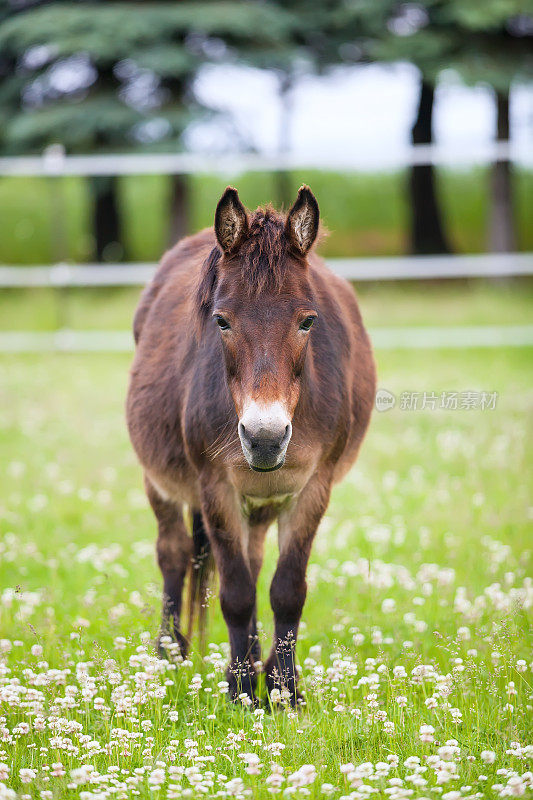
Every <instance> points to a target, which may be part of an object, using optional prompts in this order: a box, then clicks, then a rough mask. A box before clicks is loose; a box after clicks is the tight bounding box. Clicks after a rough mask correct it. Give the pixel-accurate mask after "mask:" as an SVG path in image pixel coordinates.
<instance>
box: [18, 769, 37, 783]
mask: <svg viewBox="0 0 533 800" xmlns="http://www.w3.org/2000/svg"><path fill="white" fill-rule="evenodd" d="M19 776H20V780H21V781H22V783H31V782H32V781H34V780H35V778H36V777H37V771H36V770H34V769H27V768H26V769H19Z"/></svg>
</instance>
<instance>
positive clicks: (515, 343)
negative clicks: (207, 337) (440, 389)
mask: <svg viewBox="0 0 533 800" xmlns="http://www.w3.org/2000/svg"><path fill="white" fill-rule="evenodd" d="M369 333H370V337H371V339H372V344H373V345H374V347H375V348H376V349H377V350H432V349H445V350H449V349H452V350H457V349H460V350H464V349H468V348H478V347H482V348H486V347H533V325H468V326H449V327H448V326H443V327H394V328H371V329H370V330H369ZM133 347H134V345H133V336H132V334H131V332H130V331H81V330H80V331H76V330H70V329H66V328H63V329H60V330H57V331H46V332H44V331H0V352H1V353H43V352H45V353H46V352H63V353H129V352H131V351H132V350H133Z"/></svg>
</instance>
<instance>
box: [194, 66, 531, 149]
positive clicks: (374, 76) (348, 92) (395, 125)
mask: <svg viewBox="0 0 533 800" xmlns="http://www.w3.org/2000/svg"><path fill="white" fill-rule="evenodd" d="M277 85H278V84H277V78H276V76H275V75H273V74H269V73H267V72H264V71H260V70H254V69H247V68H242V67H232V66H228V67H208V68H205V69H204V70H203V71H202V73H201V74H200V76H199V79H198V82H197V93H198V95H199V97H200V98H201V99H202V100H204V101H205V102H206V103H207V104H208V105H210V106H212V107H217V108H220V109H222V110H226V111H228V112H231V116H232V118H233V119H234V121H235V129H236V130H237V131H239V132H240V133H241V134H242V136H243V138H244V139H245V140H246V141H247V142H249V143H251V144H252V145H253V146H254V147H255V148H256V149H257V150H258V151H260V152H263V153H275V152H276V150H277V147H278V141H279V129H280V113H281V108H280V102H279V99H278V93H277ZM236 88H237V89H238V91H236ZM417 95H418V75H417V71H416V70H415V69H414V68H413V67H412V66H411V65H409V64H396V65H391V66H384V65H377V64H371V65H368V66H358V67H350V68H339V69H336V70H335V71H333V72H332V73H330V74H328V75H326V76H324V77H313V76H304V77H302V78H301V79H300V80H299V81H298V83H297V85H296V86H295V88H294V90H293V91H292V108H293V111H292V115H291V125H290V136H289V141H288V145H289V151H290V152H293V153H297V154H298V155H299V156H301V157H305V158H307V157H308V158H310V159H312V158H313V157H320V156H324V155H329V154H331V153H342V152H350V151H351V152H354V150H355V149H357V150H358V152H360V153H361V152H362V153H365V154H368V155H369V156H372V155H373V156H375V155H376V153H377V152H379V153H381V152H383V153H386V154H387V159H388V163H389V162H390V159H391V157H392V158H393V157H394V154H395V153H398V152H399V151H400V150H401V149H402V148H403V147H405V145H406V144H407V143H408V142H409V130H410V126H411V124H412V120H413V116H414V114H415V111H416V102H417ZM434 125H435V134H436V140H437V142H439V143H442V144H446V145H453V146H459V145H461V144H465V145H467V146H469V147H472V146H475V145H477V144H483V143H485V142H487V141H490V140H492V138H493V137H494V130H495V110H494V100H493V96H492V93H491V91H490V90H489V89H487V88H484V87H466V86H463V85H462V84H461V83H460V82H459V81H458V80H457V79H456V78H454V76H452V75H444V77H443V79H442V80H441V83H440V85H439V88H438V90H437V95H436V107H435V118H434ZM511 126H512V130H511V136H512V138H514V139H515V140H519V141H521V142H529V144H530V145H532V144H533V91H532V90H531V88H525V87H518V88H516V89H515V90H514V91H513V93H512V102H511ZM233 136H234V134H232V133H231V132H230V128H229V126H227V127H225V128H223V129H222V130H221V128H220V125H212V124H211V125H206V124H203V125H201V126H199V127H198V126H197V127H195V128H194V129H193V130H192V131H191V133H190V137H189V144H190V146H191V147H192V148H194V149H201V150H204V149H206V150H210V151H211V152H212V151H213V150H217V149H220V150H222V149H226V148H227V146H228V144H230V145H231V142H228V139H231V138H232V137H233ZM236 146H237V148H238V145H237V144H236Z"/></svg>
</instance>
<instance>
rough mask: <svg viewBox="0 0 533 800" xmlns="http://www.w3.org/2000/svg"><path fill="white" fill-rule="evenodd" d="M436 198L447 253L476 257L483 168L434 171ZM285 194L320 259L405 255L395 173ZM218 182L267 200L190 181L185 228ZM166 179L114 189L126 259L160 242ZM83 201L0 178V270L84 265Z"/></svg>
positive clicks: (155, 250)
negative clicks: (310, 218) (307, 202)
mask: <svg viewBox="0 0 533 800" xmlns="http://www.w3.org/2000/svg"><path fill="white" fill-rule="evenodd" d="M438 177H439V182H438V188H439V195H440V200H441V204H442V208H443V213H444V217H445V219H446V225H447V229H448V233H449V236H450V241H451V243H452V246H453V248H454V249H455V250H456V251H457V252H484V251H485V250H486V240H487V198H488V174H487V171H486V170H483V169H474V170H466V171H453V170H439V172H438ZM291 181H292V184H293V192H294V196H296V191H297V189H298V187H299V186H300V185H301V184H302V183H309V184H310V185H311V187H312V188H313V190H314V192H315V193H316V195H317V197H318V199H319V202H320V208H321V215H322V219H323V221H324V223H325V225H326V226H327V227H328V228H329V230H330V235H329V237H328V238H327V239H326V240H325V241H324V242H323V244H322V246H321V248H322V252H323V253H324V254H325V255H329V256H346V255H354V256H355V255H394V254H399V253H403V252H405V251H406V247H407V240H406V236H407V234H406V230H407V219H408V207H407V199H406V194H405V184H406V175H405V173H404V172H395V173H383V174H368V173H360V174H354V175H341V174H336V173H326V172H318V171H312V170H311V171H309V170H307V171H305V172H302V173H293V174H291ZM228 183H234V184H235V185H237V186H238V188H239V191H240V195H241V198H242V200H243V202H244V203H245V204H246V205H247V206H248V207H249V208H255V207H256V206H257V205H259V204H264V203H266V202H269V201H272V200H274V201H275V199H276V194H277V190H276V183H275V177H274V176H273V175H271V174H260V173H248V174H246V175H225V176H219V177H213V176H207V175H206V176H198V177H193V178H191V197H192V209H191V229H192V230H198V229H199V228H200V227H204V226H206V225H211V224H212V221H213V214H214V208H215V205H216V202H217V200H218V198H219V197H220V195H221V193H222V192H223V190H224V188H225V186H226V185H227V184H228ZM169 189H170V184H169V179H167V178H164V177H161V176H134V177H131V178H124V179H122V180H121V182H120V205H121V215H122V220H123V227H124V245H125V253H124V257H125V259H126V260H131V261H145V260H146V261H154V260H157V259H159V257H160V255H161V252H162V250H163V249H164V248H165V247H166V244H167V228H168V213H167V208H168V198H169ZM515 201H516V203H515V205H516V213H517V228H518V240H519V241H518V246H519V249H521V250H533V227H532V226H531V224H530V222H531V220H530V216H531V211H530V209H531V207H532V205H533V173H532V172H527V171H518V172H517V173H516V176H515ZM90 214H91V209H90V200H89V193H88V188H87V183H86V182H85V181H84V180H82V179H79V178H68V179H64V180H63V179H54V178H48V179H42V178H1V179H0V263H6V264H40V263H52V262H55V261H62V260H67V259H70V260H72V261H74V262H79V261H88V260H90V258H91V252H92V249H93V248H92V241H91V223H90Z"/></svg>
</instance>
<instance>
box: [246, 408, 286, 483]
mask: <svg viewBox="0 0 533 800" xmlns="http://www.w3.org/2000/svg"><path fill="white" fill-rule="evenodd" d="M291 434H292V425H291V423H290V421H289V420H287V418H286V417H285V416H282V417H279V418H278V417H276V418H268V416H267V415H263V416H260V415H252V414H244V415H243V417H242V419H241V421H240V422H239V438H240V440H241V446H242V450H243V453H244V457H245V458H246V460H247V462H248V464H249V465H250V466H251V468H252V469H254V470H256V471H257V472H271V471H272V470H275V469H279V468H280V467H282V466H283V464H284V463H285V453H286V452H287V446H288V444H289V441H290V438H291Z"/></svg>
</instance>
